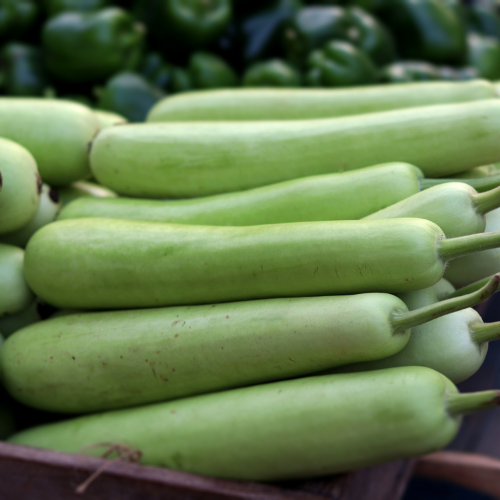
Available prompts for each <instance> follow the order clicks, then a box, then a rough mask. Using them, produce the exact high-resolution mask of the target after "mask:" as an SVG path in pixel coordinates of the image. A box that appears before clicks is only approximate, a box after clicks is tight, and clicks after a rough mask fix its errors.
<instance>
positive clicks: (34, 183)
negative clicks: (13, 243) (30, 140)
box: [0, 138, 40, 235]
mask: <svg viewBox="0 0 500 500" xmlns="http://www.w3.org/2000/svg"><path fill="white" fill-rule="evenodd" d="M0 168H1V182H0V183H1V184H2V189H1V191H0V235H2V234H5V233H8V232H11V231H16V230H18V229H20V228H21V227H23V226H24V225H26V224H27V223H28V222H29V221H30V220H31V219H32V218H33V217H34V216H35V214H36V211H37V209H38V204H39V203H40V176H39V175H38V168H37V165H36V163H35V160H34V158H33V156H32V155H31V154H30V153H29V152H28V151H27V150H26V149H25V148H23V147H22V146H20V145H19V144H16V143H14V142H12V141H9V140H8V139H1V138H0Z"/></svg>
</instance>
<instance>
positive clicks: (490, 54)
mask: <svg viewBox="0 0 500 500" xmlns="http://www.w3.org/2000/svg"><path fill="white" fill-rule="evenodd" d="M467 64H469V65H470V66H472V67H474V68H476V70H477V71H478V73H479V75H480V77H481V78H487V79H489V80H498V79H500V42H499V41H498V40H496V39H495V38H491V37H487V36H482V35H478V34H476V33H470V34H469V35H468V36H467Z"/></svg>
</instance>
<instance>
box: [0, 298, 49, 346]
mask: <svg viewBox="0 0 500 500" xmlns="http://www.w3.org/2000/svg"><path fill="white" fill-rule="evenodd" d="M38 306H39V302H38V300H36V299H35V300H34V301H33V302H32V303H31V304H30V305H29V306H28V307H27V308H26V309H23V310H22V311H21V312H19V313H17V314H13V315H10V316H3V317H1V318H0V331H1V332H2V335H3V337H5V338H7V337H9V336H10V335H12V334H13V333H14V332H17V330H20V329H21V328H24V327H26V326H29V325H32V324H33V323H36V322H38V321H41V319H42V318H41V316H40V312H39V310H38ZM0 345H3V344H1V343H0Z"/></svg>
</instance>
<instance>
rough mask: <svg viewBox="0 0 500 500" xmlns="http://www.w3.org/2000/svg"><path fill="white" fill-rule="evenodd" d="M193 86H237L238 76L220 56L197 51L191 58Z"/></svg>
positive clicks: (190, 68) (205, 87) (206, 87)
mask: <svg viewBox="0 0 500 500" xmlns="http://www.w3.org/2000/svg"><path fill="white" fill-rule="evenodd" d="M189 75H190V77H191V81H192V85H193V88H196V89H217V88H225V87H235V86H236V85H237V83H238V77H237V76H236V74H235V72H234V71H233V70H232V69H231V67H230V66H229V65H228V64H227V63H226V62H225V61H224V60H222V59H221V58H220V57H217V56H216V55H214V54H210V53H208V52H195V53H193V55H192V56H191V58H190V60H189Z"/></svg>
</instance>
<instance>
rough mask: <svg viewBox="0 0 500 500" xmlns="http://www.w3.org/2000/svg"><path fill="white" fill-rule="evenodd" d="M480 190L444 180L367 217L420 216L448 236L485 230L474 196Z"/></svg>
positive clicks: (370, 218) (372, 218)
mask: <svg viewBox="0 0 500 500" xmlns="http://www.w3.org/2000/svg"><path fill="white" fill-rule="evenodd" d="M476 193H477V192H476V190H475V189H474V188H473V187H471V186H468V185H467V184H464V183H463V182H450V183H446V184H440V185H439V186H434V187H431V188H429V189H425V190H424V191H420V192H419V193H416V194H414V195H413V196H410V197H409V198H406V199H404V200H402V201H399V202H398V203H396V204H394V205H392V206H390V207H387V208H384V209H382V210H380V211H379V212H376V213H372V214H371V215H368V216H367V217H365V219H366V220H375V219H391V218H395V217H419V218H422V219H427V220H430V221H432V222H434V223H435V224H437V225H438V226H439V227H440V228H441V229H442V231H443V233H444V234H446V236H447V237H448V238H455V237H457V236H466V235H468V234H475V233H482V232H484V229H485V227H486V218H485V215H484V214H481V213H479V212H478V211H477V210H476V207H475V204H474V199H473V195H474V194H476ZM499 270H500V269H499Z"/></svg>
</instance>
